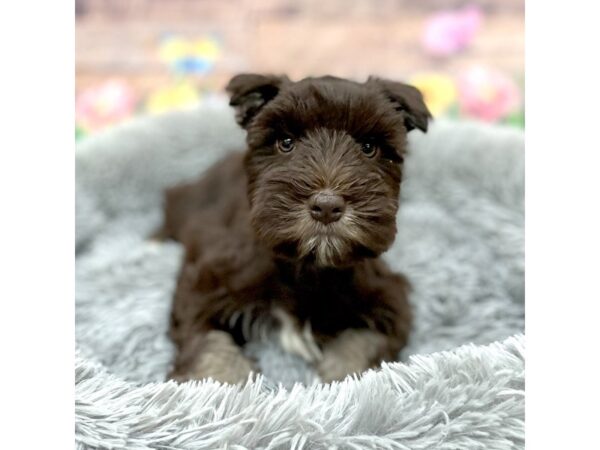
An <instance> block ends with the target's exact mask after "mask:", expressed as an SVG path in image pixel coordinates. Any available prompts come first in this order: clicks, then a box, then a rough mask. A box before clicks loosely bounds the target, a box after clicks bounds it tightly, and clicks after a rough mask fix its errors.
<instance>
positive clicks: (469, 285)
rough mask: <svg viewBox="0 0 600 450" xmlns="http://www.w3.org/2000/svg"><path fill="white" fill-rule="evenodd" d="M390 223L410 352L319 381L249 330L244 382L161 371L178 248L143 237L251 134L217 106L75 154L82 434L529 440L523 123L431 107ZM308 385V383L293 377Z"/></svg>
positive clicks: (317, 444) (261, 443)
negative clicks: (184, 189) (257, 369)
mask: <svg viewBox="0 0 600 450" xmlns="http://www.w3.org/2000/svg"><path fill="white" fill-rule="evenodd" d="M409 141H410V142H409V143H410V146H409V151H410V155H409V157H408V158H407V161H406V177H405V182H404V184H403V192H402V197H403V199H402V203H401V207H400V213H399V216H398V229H399V232H398V237H397V239H396V242H395V244H394V246H393V248H392V249H390V250H389V251H388V252H387V253H386V255H385V258H386V260H387V261H388V262H389V263H390V265H391V266H392V267H394V268H395V269H397V270H398V271H402V272H403V273H405V274H406V275H407V276H408V277H409V279H410V280H411V282H412V283H413V285H414V292H413V294H412V297H411V302H412V304H413V307H414V311H415V326H414V332H413V334H412V337H411V341H410V344H409V346H408V347H406V348H405V349H404V350H403V352H402V353H401V354H400V355H399V359H400V360H401V361H402V362H397V363H391V364H384V365H383V367H382V368H381V369H379V370H377V371H369V372H367V373H365V374H364V375H362V376H360V377H354V378H351V377H349V378H347V379H346V380H345V381H343V382H340V383H333V384H331V385H325V384H321V383H319V380H318V379H317V377H316V375H315V373H314V372H313V371H312V370H311V368H310V367H308V366H307V365H306V364H305V363H304V362H303V360H301V359H300V358H296V357H295V356H293V355H288V354H285V353H283V352H282V351H281V350H280V349H279V347H278V346H277V345H276V344H275V343H267V344H264V343H263V344H261V343H251V344H249V345H248V346H247V348H246V349H245V351H246V352H248V353H249V354H251V355H253V356H254V357H256V358H258V361H259V364H260V366H261V368H262V371H263V374H262V375H259V376H257V377H255V378H253V379H250V380H249V381H248V383H247V384H246V385H245V386H230V385H221V384H219V383H217V382H214V381H212V380H203V381H200V382H190V383H186V384H182V385H177V384H176V383H174V382H164V377H165V374H166V373H167V371H168V369H169V364H170V363H171V360H172V358H173V350H174V349H173V346H172V344H171V343H170V341H169V340H168V338H167V335H166V331H167V327H168V316H169V311H170V306H171V295H172V291H173V288H174V284H175V277H176V275H177V271H178V266H179V262H180V257H181V255H182V249H181V248H180V246H179V245H178V244H176V243H171V242H167V243H157V242H153V241H149V240H147V236H148V235H149V234H150V233H151V232H152V231H153V230H154V229H155V227H157V225H158V224H159V222H160V219H161V201H162V191H163V189H164V188H165V187H166V186H169V185H172V184H174V183H177V182H180V181H182V180H187V179H190V178H192V177H196V176H197V175H198V174H199V173H201V172H202V171H203V170H204V169H206V168H207V167H208V166H209V165H210V164H211V163H212V162H214V161H215V160H217V159H218V158H220V157H222V156H223V154H224V153H225V152H226V151H231V150H240V149H243V148H244V143H243V133H242V131H240V130H239V129H238V128H237V125H236V124H235V122H234V120H233V115H232V113H231V112H230V111H229V109H228V108H227V107H225V106H224V105H213V106H210V107H204V108H203V109H199V110H196V111H191V112H180V113H170V114H167V115H163V116H157V117H152V118H143V119H139V120H137V121H134V122H131V123H129V124H127V125H124V126H121V127H118V128H115V129H112V130H110V131H107V132H105V133H102V134H98V135H96V136H93V137H90V138H87V139H86V140H85V141H83V143H81V144H80V145H79V146H78V148H77V153H76V180H77V181H76V183H77V185H76V193H77V196H76V220H77V223H76V230H77V233H76V250H77V265H76V343H77V358H76V404H75V412H76V428H75V429H76V442H77V447H78V448H79V449H90V448H111V449H220V448H227V449H232V450H233V449H404V450H408V449H411V450H412V449H414V450H417V449H443V450H450V449H452V450H454V449H473V450H475V449H485V450H495V449H498V450H500V449H515V448H523V445H524V423H523V421H524V377H523V374H524V354H523V346H524V339H523V336H522V334H521V333H522V332H523V325H524V319H523V312H524V305H523V295H524V286H523V285H524V257H523V256H524V255H523V251H524V248H523V216H524V212H523V203H524V196H523V194H524V186H523V160H524V158H523V151H524V148H523V147H524V142H523V135H522V133H521V132H520V131H518V130H514V129H509V128H502V127H494V126H488V125H483V124H476V123H469V122H445V121H442V120H439V121H436V122H434V123H433V125H432V127H431V131H430V132H429V133H427V134H426V135H424V134H420V133H418V132H414V133H411V135H410V139H409ZM297 382H300V383H297Z"/></svg>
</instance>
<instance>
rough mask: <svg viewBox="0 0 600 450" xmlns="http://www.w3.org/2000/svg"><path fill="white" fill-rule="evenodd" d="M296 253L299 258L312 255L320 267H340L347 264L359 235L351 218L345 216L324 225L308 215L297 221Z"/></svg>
mask: <svg viewBox="0 0 600 450" xmlns="http://www.w3.org/2000/svg"><path fill="white" fill-rule="evenodd" d="M298 225H299V228H300V230H301V232H300V233H298V236H299V237H300V238H299V244H298V253H299V256H300V258H305V257H307V256H309V255H313V256H314V259H315V264H316V265H318V266H322V267H328V266H340V265H343V264H344V263H346V262H348V260H349V258H350V255H351V253H352V249H353V246H354V245H355V243H357V242H358V241H359V239H358V238H359V234H358V232H357V227H356V225H355V223H354V219H353V216H352V215H351V214H346V215H344V217H342V218H341V219H340V220H339V221H338V222H335V223H331V224H328V225H324V224H321V223H318V222H316V221H314V220H313V219H312V218H311V217H309V216H308V215H304V216H303V217H302V218H300V219H299V222H298Z"/></svg>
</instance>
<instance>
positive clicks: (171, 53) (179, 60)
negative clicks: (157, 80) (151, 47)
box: [159, 36, 219, 74]
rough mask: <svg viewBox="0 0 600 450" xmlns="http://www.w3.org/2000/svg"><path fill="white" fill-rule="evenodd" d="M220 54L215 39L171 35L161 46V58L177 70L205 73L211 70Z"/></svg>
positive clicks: (179, 71)
mask: <svg viewBox="0 0 600 450" xmlns="http://www.w3.org/2000/svg"><path fill="white" fill-rule="evenodd" d="M218 56H219V46H218V44H217V42H216V41H215V40H214V39H211V38H203V39H196V40H188V39H184V38H181V37H177V36H171V37H168V38H166V39H165V40H163V42H162V43H161V45H160V48H159V57H160V59H161V60H162V61H163V62H165V63H167V64H168V65H169V66H170V67H171V68H172V69H173V70H174V71H175V72H177V73H183V74H204V73H207V72H209V71H210V70H211V69H212V68H213V66H214V63H215V61H216V60H217V58H218Z"/></svg>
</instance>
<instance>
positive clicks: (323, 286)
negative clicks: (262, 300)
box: [268, 278, 367, 335]
mask: <svg viewBox="0 0 600 450" xmlns="http://www.w3.org/2000/svg"><path fill="white" fill-rule="evenodd" d="M269 297H270V298H269V299H268V301H269V302H270V303H271V304H273V305H274V306H275V307H281V308H282V309H284V310H286V311H289V312H290V313H291V314H292V315H293V316H295V317H296V318H297V320H298V321H299V322H300V323H304V322H310V324H311V327H312V330H313V332H314V333H315V334H325V335H329V334H335V333H337V332H338V331H340V330H343V329H346V328H354V327H361V326H364V325H365V324H364V323H363V321H362V320H361V317H362V316H363V315H364V313H365V309H366V308H367V305H366V304H365V299H361V298H360V297H359V294H358V292H357V289H356V287H355V286H354V284H353V282H352V280H351V279H347V280H340V279H328V278H325V279H320V280H314V279H306V280H302V279H300V280H294V282H291V283H281V282H280V283H279V284H278V285H277V286H276V287H275V289H274V290H273V291H272V292H270V293H269Z"/></svg>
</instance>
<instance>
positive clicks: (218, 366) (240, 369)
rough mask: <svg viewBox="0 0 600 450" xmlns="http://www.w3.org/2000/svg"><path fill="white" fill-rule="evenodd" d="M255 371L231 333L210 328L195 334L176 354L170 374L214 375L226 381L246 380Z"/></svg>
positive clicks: (178, 376) (189, 377)
mask: <svg viewBox="0 0 600 450" xmlns="http://www.w3.org/2000/svg"><path fill="white" fill-rule="evenodd" d="M252 371H253V365H252V362H251V361H250V360H249V359H248V358H246V357H245V356H244V355H243V354H242V351H241V348H240V347H239V346H238V345H236V343H235V342H234V341H233V339H232V337H231V335H230V334H229V333H226V332H224V331H219V330H211V331H208V332H207V333H206V334H197V335H195V336H194V337H193V338H192V339H191V340H190V341H189V342H188V343H187V344H186V345H185V347H184V348H182V349H181V351H180V352H179V353H178V355H177V360H176V362H175V369H174V370H173V372H171V374H170V375H169V378H171V379H173V380H175V381H179V382H184V381H188V380H200V379H203V378H212V379H214V380H217V381H221V382H224V383H231V384H235V383H243V382H244V381H246V380H247V379H248V376H249V375H250V374H251V373H252Z"/></svg>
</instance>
